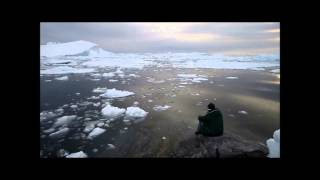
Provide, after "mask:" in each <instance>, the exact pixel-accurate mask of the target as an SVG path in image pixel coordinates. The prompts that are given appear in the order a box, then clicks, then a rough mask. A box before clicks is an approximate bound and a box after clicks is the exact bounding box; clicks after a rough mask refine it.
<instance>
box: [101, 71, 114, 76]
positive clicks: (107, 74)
mask: <svg viewBox="0 0 320 180" xmlns="http://www.w3.org/2000/svg"><path fill="white" fill-rule="evenodd" d="M102 76H103V77H113V76H115V74H114V73H113V72H110V73H103V74H102Z"/></svg>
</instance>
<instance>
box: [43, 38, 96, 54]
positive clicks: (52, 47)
mask: <svg viewBox="0 0 320 180" xmlns="http://www.w3.org/2000/svg"><path fill="white" fill-rule="evenodd" d="M95 46H97V44H94V43H92V42H88V41H82V40H80V41H73V42H67V43H57V44H53V43H48V44H46V45H41V46H40V54H41V56H45V57H55V56H66V55H77V54H81V53H83V52H85V51H87V50H89V49H90V48H92V47H95Z"/></svg>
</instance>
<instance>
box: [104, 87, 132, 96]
mask: <svg viewBox="0 0 320 180" xmlns="http://www.w3.org/2000/svg"><path fill="white" fill-rule="evenodd" d="M133 94H134V93H133V92H130V91H122V90H117V89H115V88H113V89H107V91H106V92H105V93H104V94H101V95H100V96H101V97H106V98H120V97H126V96H131V95H133Z"/></svg>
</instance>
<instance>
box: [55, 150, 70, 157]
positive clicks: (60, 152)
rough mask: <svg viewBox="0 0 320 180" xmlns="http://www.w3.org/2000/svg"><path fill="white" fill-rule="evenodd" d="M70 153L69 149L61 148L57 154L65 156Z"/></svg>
mask: <svg viewBox="0 0 320 180" xmlns="http://www.w3.org/2000/svg"><path fill="white" fill-rule="evenodd" d="M67 155H69V153H68V151H66V150H64V149H59V150H58V152H57V156H58V157H65V156H67Z"/></svg>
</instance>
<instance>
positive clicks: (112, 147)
mask: <svg viewBox="0 0 320 180" xmlns="http://www.w3.org/2000/svg"><path fill="white" fill-rule="evenodd" d="M115 148H116V147H115V146H114V145H113V144H108V149H115Z"/></svg>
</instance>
